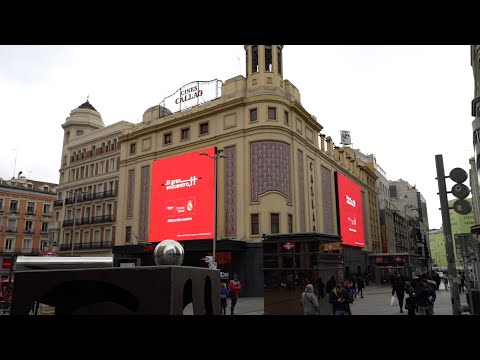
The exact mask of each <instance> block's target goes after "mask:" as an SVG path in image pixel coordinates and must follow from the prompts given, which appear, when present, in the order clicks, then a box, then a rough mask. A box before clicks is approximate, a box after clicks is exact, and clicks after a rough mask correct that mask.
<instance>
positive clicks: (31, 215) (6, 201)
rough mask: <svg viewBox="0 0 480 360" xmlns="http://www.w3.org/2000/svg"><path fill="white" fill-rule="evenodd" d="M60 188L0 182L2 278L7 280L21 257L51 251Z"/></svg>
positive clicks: (25, 181) (20, 180) (27, 182)
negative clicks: (51, 226)
mask: <svg viewBox="0 0 480 360" xmlns="http://www.w3.org/2000/svg"><path fill="white" fill-rule="evenodd" d="M56 188H57V184H52V183H47V182H42V181H36V180H30V179H27V178H25V177H23V176H22V177H18V178H12V179H11V180H3V179H0V265H1V268H0V275H1V276H2V277H3V276H7V275H8V273H9V270H10V266H11V265H12V264H13V263H14V261H15V258H16V256H18V255H29V256H32V255H38V254H39V253H41V252H42V251H44V250H46V249H47V248H48V245H49V244H48V243H49V231H50V228H49V225H50V222H51V220H52V214H53V202H54V201H55V199H56Z"/></svg>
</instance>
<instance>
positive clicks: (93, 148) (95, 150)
mask: <svg viewBox="0 0 480 360" xmlns="http://www.w3.org/2000/svg"><path fill="white" fill-rule="evenodd" d="M95 155H97V147H96V146H95V145H93V146H92V157H95Z"/></svg>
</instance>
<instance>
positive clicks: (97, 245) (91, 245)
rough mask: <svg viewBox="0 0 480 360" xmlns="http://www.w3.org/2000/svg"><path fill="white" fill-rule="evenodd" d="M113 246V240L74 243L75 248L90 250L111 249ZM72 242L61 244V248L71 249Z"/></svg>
mask: <svg viewBox="0 0 480 360" xmlns="http://www.w3.org/2000/svg"><path fill="white" fill-rule="evenodd" d="M111 247H112V242H111V241H100V242H88V243H74V244H73V249H74V250H90V249H109V248H111ZM71 249H72V244H60V250H62V251H65V250H71Z"/></svg>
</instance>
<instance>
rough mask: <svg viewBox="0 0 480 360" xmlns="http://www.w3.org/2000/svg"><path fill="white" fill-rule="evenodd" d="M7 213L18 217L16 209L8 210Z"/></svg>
mask: <svg viewBox="0 0 480 360" xmlns="http://www.w3.org/2000/svg"><path fill="white" fill-rule="evenodd" d="M8 212H9V213H10V214H17V215H18V209H9V210H8Z"/></svg>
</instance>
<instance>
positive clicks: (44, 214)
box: [42, 212, 52, 217]
mask: <svg viewBox="0 0 480 360" xmlns="http://www.w3.org/2000/svg"><path fill="white" fill-rule="evenodd" d="M42 216H43V217H52V213H45V212H44V213H43V214H42Z"/></svg>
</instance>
